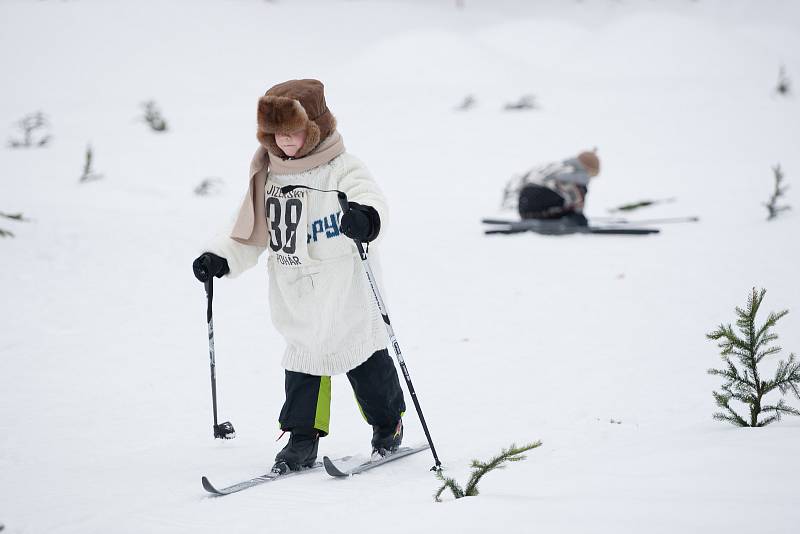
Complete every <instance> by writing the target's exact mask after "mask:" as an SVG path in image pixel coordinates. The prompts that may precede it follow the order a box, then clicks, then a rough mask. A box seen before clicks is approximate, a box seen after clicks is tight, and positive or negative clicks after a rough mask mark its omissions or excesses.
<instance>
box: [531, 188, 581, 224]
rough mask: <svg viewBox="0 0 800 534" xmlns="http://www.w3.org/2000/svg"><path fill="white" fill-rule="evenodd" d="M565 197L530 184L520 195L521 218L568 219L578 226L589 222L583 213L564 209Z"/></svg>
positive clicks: (548, 189)
mask: <svg viewBox="0 0 800 534" xmlns="http://www.w3.org/2000/svg"><path fill="white" fill-rule="evenodd" d="M564 204H565V201H564V197H562V196H561V195H559V194H558V193H556V192H555V191H553V190H552V189H550V188H549V187H545V186H542V185H538V184H528V185H526V186H525V187H523V188H522V190H521V191H520V193H519V202H518V209H519V216H520V217H521V218H522V219H561V218H562V217H563V218H566V219H567V220H569V221H570V222H571V223H573V224H575V225H577V226H586V225H588V224H589V222H588V221H587V220H586V217H585V216H584V215H583V213H580V212H577V211H574V210H571V209H565V208H564Z"/></svg>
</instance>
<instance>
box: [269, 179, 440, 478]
mask: <svg viewBox="0 0 800 534" xmlns="http://www.w3.org/2000/svg"><path fill="white" fill-rule="evenodd" d="M299 188H303V189H311V190H314V191H320V192H322V193H336V196H337V198H338V199H339V205H340V206H341V207H342V216H344V214H345V213H347V212H348V211H350V206H349V205H348V203H347V194H345V193H344V192H342V191H339V190H324V189H314V188H313V187H307V186H303V185H287V186H284V187H282V188H281V192H282V193H283V194H284V195H285V194H287V193H289V192H290V191H292V190H294V189H299ZM353 243H355V244H356V248H357V249H358V255H359V256H360V257H361V264H362V265H363V266H364V271H365V272H366V275H367V280H368V281H369V287H370V288H371V289H372V295H373V296H374V297H375V302H376V303H377V305H378V310H379V311H380V312H381V316H382V317H383V323H384V324H385V325H386V332H387V334H389V342H390V343H391V345H392V348H393V349H394V354H395V356H396V357H397V362H398V363H399V364H400V369H401V370H402V371H403V378H405V380H406V386H407V387H408V393H409V394H410V395H411V400H413V401H414V408H416V410H417V415H418V416H419V421H420V423H422V430H423V431H424V432H425V438H427V440H428V445H430V447H431V453H432V454H433V460H434V462H435V465H434V466H433V467H431V471H441V470H442V462H441V461H439V456H438V455H437V454H436V447H434V446H433V438H431V433H430V431H429V430H428V424H427V423H426V422H425V416H424V415H423V414H422V407H421V406H420V405H419V399H418V398H417V392H416V390H414V384H412V383H411V375H410V374H409V372H408V367H406V362H405V360H404V359H403V353H402V352H400V344H399V343H398V342H397V338H396V336H395V335H394V329H393V328H392V322H391V321H390V320H389V312H388V311H387V310H386V304H384V302H383V298H381V293H380V291H379V290H378V285H377V283H376V282H375V275H374V274H373V272H372V268H371V267H370V265H369V260H368V259H367V253H366V252H365V251H364V246H363V245H362V244H361V242H360V241H358V240H356V239H353Z"/></svg>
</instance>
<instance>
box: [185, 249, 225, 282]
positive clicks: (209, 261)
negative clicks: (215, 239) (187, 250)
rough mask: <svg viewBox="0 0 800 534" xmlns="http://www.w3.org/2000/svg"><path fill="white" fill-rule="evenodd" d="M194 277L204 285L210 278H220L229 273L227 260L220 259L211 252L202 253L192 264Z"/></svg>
mask: <svg viewBox="0 0 800 534" xmlns="http://www.w3.org/2000/svg"><path fill="white" fill-rule="evenodd" d="M192 269H193V270H194V276H195V278H197V279H198V280H200V281H201V282H203V283H205V282H207V281H208V280H209V278H211V277H212V276H216V277H217V278H222V275H224V274H228V273H229V272H231V270H230V268H229V267H228V260H226V259H225V258H221V257H219V256H217V255H216V254H214V253H213V252H203V253H202V254H200V255H199V256H198V257H197V259H196V260H194V261H193V262H192Z"/></svg>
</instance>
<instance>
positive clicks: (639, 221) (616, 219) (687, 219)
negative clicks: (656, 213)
mask: <svg viewBox="0 0 800 534" xmlns="http://www.w3.org/2000/svg"><path fill="white" fill-rule="evenodd" d="M698 221H700V217H697V216H696V215H693V216H688V217H665V218H663V219H637V220H630V219H624V218H621V217H592V222H601V223H606V224H672V223H690V222H698Z"/></svg>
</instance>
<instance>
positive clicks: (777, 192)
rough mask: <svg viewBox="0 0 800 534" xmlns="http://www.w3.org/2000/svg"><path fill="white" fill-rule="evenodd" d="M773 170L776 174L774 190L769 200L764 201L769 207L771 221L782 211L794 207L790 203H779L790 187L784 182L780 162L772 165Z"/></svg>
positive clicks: (768, 216) (768, 217) (768, 218)
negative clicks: (780, 204)
mask: <svg viewBox="0 0 800 534" xmlns="http://www.w3.org/2000/svg"><path fill="white" fill-rule="evenodd" d="M772 172H773V174H774V176H775V187H774V189H773V190H772V196H771V197H770V199H769V201H768V202H764V205H765V206H766V207H767V211H768V212H769V215H767V220H768V221H771V220H772V219H774V218H775V217H777V216H778V215H779V214H780V213H781V212H783V211H787V210H790V209H792V208H791V206H789V205H786V204H784V205H782V206H779V205H778V199H779V198H781V197H782V196H783V195H784V194H785V193H786V190H787V189H789V186H788V185H784V184H783V171H782V170H781V166H780V164H778V165H776V166H774V167H772Z"/></svg>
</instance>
